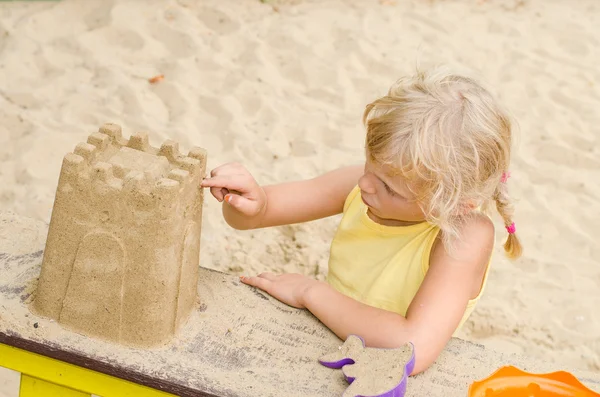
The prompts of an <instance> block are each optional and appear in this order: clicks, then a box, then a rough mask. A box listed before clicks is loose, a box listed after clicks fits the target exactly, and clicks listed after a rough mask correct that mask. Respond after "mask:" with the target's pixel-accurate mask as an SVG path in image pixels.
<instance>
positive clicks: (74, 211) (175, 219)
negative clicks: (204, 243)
mask: <svg viewBox="0 0 600 397" xmlns="http://www.w3.org/2000/svg"><path fill="white" fill-rule="evenodd" d="M205 174H206V151H205V150H204V149H202V148H199V147H194V148H192V149H191V150H190V151H189V152H188V153H187V154H184V153H182V152H181V151H180V149H179V145H178V144H177V143H176V142H174V141H172V140H167V141H165V142H163V144H162V145H161V146H160V147H154V146H152V145H150V142H149V139H148V134H146V133H136V134H133V135H131V137H130V138H129V139H126V138H124V137H123V135H122V132H121V127H120V126H118V125H115V124H104V125H103V126H102V127H100V129H99V130H98V132H94V133H92V134H90V135H89V136H88V138H87V142H81V143H79V144H77V145H76V146H75V148H74V149H73V152H71V153H67V154H66V155H65V156H64V158H63V162H62V169H61V174H60V178H59V181H58V187H57V190H56V198H55V202H54V208H53V211H52V219H51V222H50V229H49V233H48V240H47V244H46V251H45V253H44V261H43V264H42V273H41V276H40V282H39V286H38V293H37V298H36V301H35V305H34V306H35V308H36V310H37V311H39V313H40V314H42V315H45V316H47V317H51V318H54V319H56V320H58V321H59V322H61V323H62V324H64V325H66V326H69V327H71V328H74V329H76V330H80V331H82V332H85V333H89V334H91V335H95V336H100V337H103V338H106V339H111V340H116V341H118V342H123V343H127V344H136V345H154V344H157V343H162V342H165V341H167V340H168V339H169V338H170V337H172V336H173V335H174V333H175V332H176V331H177V329H178V328H179V326H181V324H183V322H184V321H185V320H186V319H187V317H188V315H189V313H190V311H191V309H192V307H193V305H194V303H195V300H196V282H197V274H198V262H199V250H200V231H201V223H202V204H203V191H202V188H201V187H200V182H201V181H202V178H204V176H205Z"/></svg>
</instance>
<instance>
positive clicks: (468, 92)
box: [363, 68, 522, 258]
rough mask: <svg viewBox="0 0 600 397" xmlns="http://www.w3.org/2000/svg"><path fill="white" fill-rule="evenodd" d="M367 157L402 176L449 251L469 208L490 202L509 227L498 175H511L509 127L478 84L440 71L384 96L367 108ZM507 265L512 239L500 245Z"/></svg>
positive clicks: (404, 82)
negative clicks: (502, 246)
mask: <svg viewBox="0 0 600 397" xmlns="http://www.w3.org/2000/svg"><path fill="white" fill-rule="evenodd" d="M363 123H364V124H365V126H366V129H367V136H366V151H367V155H368V156H369V158H370V159H371V160H372V161H374V162H376V163H378V164H382V165H387V166H389V167H390V168H392V169H393V170H395V171H397V172H398V173H401V174H402V175H404V176H405V177H406V178H407V179H408V180H409V181H410V182H411V186H413V190H414V193H415V195H416V196H417V201H418V202H419V204H420V205H421V207H422V209H423V211H424V213H425V216H426V218H427V220H428V221H429V222H431V223H433V224H436V225H437V226H439V227H440V229H441V230H442V231H443V232H444V233H443V238H444V242H445V243H447V244H449V246H451V245H452V242H453V241H455V239H456V238H458V237H459V232H458V230H459V227H460V224H461V222H463V221H464V220H465V216H463V215H464V213H465V209H466V208H467V207H466V205H467V203H469V202H471V203H476V204H477V205H479V206H481V207H482V209H483V210H486V209H487V208H489V205H490V204H491V202H492V201H495V203H496V209H497V210H498V213H499V214H500V216H502V219H503V220H504V223H505V225H506V227H507V228H508V227H510V225H511V224H512V223H513V220H512V217H513V206H512V203H511V201H510V198H509V196H508V192H507V186H506V183H505V182H506V181H505V180H503V174H504V173H505V172H507V171H508V166H509V164H510V150H511V139H512V138H511V123H510V120H509V118H508V116H507V115H506V113H505V112H504V111H503V110H502V109H501V108H500V106H499V105H498V104H497V102H496V100H495V99H494V98H493V96H492V95H491V94H490V93H489V92H488V91H487V90H486V89H485V88H483V87H482V86H481V85H480V84H479V83H477V82H476V81H475V80H473V79H471V78H468V77H464V76H459V75H455V74H452V73H449V72H447V71H446V70H445V69H439V68H438V69H434V70H430V71H427V72H422V71H418V72H417V73H416V75H414V76H411V77H404V78H402V79H400V80H398V81H397V82H396V83H395V84H394V85H393V86H392V87H391V88H390V90H389V92H388V94H387V95H386V96H384V97H382V98H379V99H377V100H376V101H374V102H373V103H370V104H369V105H367V107H366V109H365V112H364V115H363ZM504 249H505V251H506V253H507V256H508V257H509V258H517V257H519V256H520V255H521V251H522V247H521V243H520V242H519V239H518V238H517V236H516V234H514V233H509V235H508V239H507V241H506V243H505V244H504Z"/></svg>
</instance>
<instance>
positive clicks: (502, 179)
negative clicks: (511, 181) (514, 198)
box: [500, 171, 510, 183]
mask: <svg viewBox="0 0 600 397" xmlns="http://www.w3.org/2000/svg"><path fill="white" fill-rule="evenodd" d="M508 178H510V171H506V172H503V173H502V178H500V182H502V183H506V182H507V181H508Z"/></svg>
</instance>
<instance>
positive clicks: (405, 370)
mask: <svg viewBox="0 0 600 397" xmlns="http://www.w3.org/2000/svg"><path fill="white" fill-rule="evenodd" d="M319 362H320V363H321V364H322V365H324V366H326V367H328V368H335V369H338V368H342V373H343V374H344V376H345V377H346V380H347V381H348V383H350V386H349V387H348V388H347V389H346V390H345V391H344V394H342V397H403V396H404V394H405V393H406V384H407V381H408V375H410V373H411V372H412V371H413V369H414V368H415V354H414V347H413V345H412V343H409V344H406V345H404V346H402V347H399V348H397V349H378V348H372V347H365V342H364V340H363V339H362V338H361V337H360V336H356V335H350V336H349V337H348V339H346V342H344V344H343V345H342V346H341V347H340V348H339V350H338V351H336V352H333V353H330V354H327V355H325V356H323V357H321V358H320V359H319Z"/></svg>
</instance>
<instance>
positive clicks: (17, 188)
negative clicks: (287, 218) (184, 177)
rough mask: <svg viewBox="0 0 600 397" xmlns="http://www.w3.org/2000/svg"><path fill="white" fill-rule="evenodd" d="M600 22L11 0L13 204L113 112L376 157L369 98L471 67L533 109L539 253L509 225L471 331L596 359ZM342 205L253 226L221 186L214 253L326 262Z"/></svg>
mask: <svg viewBox="0 0 600 397" xmlns="http://www.w3.org/2000/svg"><path fill="white" fill-rule="evenodd" d="M599 23H600V4H598V3H597V2H596V1H595V0H579V1H577V2H576V5H575V2H569V1H566V0H565V1H559V0H555V1H550V2H548V1H543V0H520V1H519V0H511V1H500V0H497V1H492V0H488V1H483V0H480V1H476V0H464V1H441V0H439V1H434V0H431V1H400V0H398V1H394V0H382V1H358V0H355V1H328V0H325V1H291V0H288V1H279V2H271V3H269V2H267V3H263V2H261V1H258V0H244V1H217V0H211V1H208V0H206V1H202V2H196V1H192V0H187V1H183V0H181V1H155V2H143V3H142V2H140V1H89V2H82V1H74V0H73V1H62V2H60V3H55V2H39V3H13V2H8V3H6V2H5V3H0V207H1V208H2V209H8V210H12V211H15V212H17V213H19V214H23V215H26V216H29V217H33V218H37V219H42V220H45V221H48V220H49V218H50V213H51V209H52V204H53V199H54V193H55V189H56V184H57V179H58V174H59V170H60V165H61V161H62V157H63V155H64V154H65V153H67V152H69V151H72V150H73V148H74V146H75V145H76V144H77V143H78V142H80V141H83V140H85V138H86V137H87V135H89V134H90V133H91V132H93V131H96V130H97V128H98V127H99V126H100V125H101V124H103V123H105V122H114V123H117V124H120V125H122V126H123V129H124V130H126V131H148V132H149V134H150V141H151V143H153V144H155V145H158V144H160V143H161V142H163V141H164V140H165V139H168V138H170V139H173V140H175V141H178V142H180V144H181V146H182V148H184V149H187V148H189V147H191V146H193V145H197V146H202V147H204V148H206V149H207V150H208V153H209V160H208V162H209V165H208V166H209V168H212V167H215V166H217V165H219V164H221V163H223V162H228V161H239V162H241V163H243V164H244V165H246V166H247V167H248V168H249V169H250V170H251V172H253V173H254V175H255V176H256V178H257V179H258V181H259V182H260V183H273V182H277V181H286V180H293V179H298V178H308V177H312V176H315V175H317V174H319V173H321V172H324V171H327V170H330V169H333V168H335V167H338V166H342V165H346V164H352V163H357V162H360V161H361V159H362V152H363V150H362V147H363V143H362V139H363V130H362V127H361V124H360V117H361V114H362V110H363V108H364V106H365V104H366V103H367V102H369V101H371V100H372V99H374V98H375V97H377V96H379V95H382V94H384V93H385V91H386V90H387V87H388V86H389V85H390V84H391V83H392V82H393V81H394V80H395V79H396V78H397V77H398V76H399V75H401V74H403V73H411V72H412V71H414V67H415V65H416V64H417V63H420V64H421V65H423V66H428V65H432V64H438V63H448V64H451V65H457V66H461V67H466V68H469V69H471V70H475V71H476V72H477V73H478V74H479V76H481V78H482V79H483V80H484V81H486V82H487V83H488V84H489V85H491V86H492V87H494V88H495V90H496V92H497V93H498V95H499V96H500V98H501V99H502V100H503V101H504V103H505V104H506V106H507V107H508V109H509V110H510V111H511V113H512V114H513V116H514V118H515V119H516V120H517V122H518V125H519V130H520V132H519V135H520V139H519V142H518V146H517V148H516V150H515V155H514V163H513V168H512V170H511V171H512V175H513V177H512V178H511V179H510V181H509V183H510V191H511V193H512V195H513V197H514V198H515V199H516V200H517V206H516V208H517V218H516V222H517V228H518V233H519V234H520V237H521V238H522V240H523V244H524V246H525V254H524V257H523V258H522V259H521V260H519V261H517V262H516V263H512V262H509V261H508V260H506V259H504V258H503V255H502V251H501V246H500V245H498V248H497V249H496V254H495V257H494V262H493V267H492V270H491V274H490V280H489V284H488V288H487V291H486V294H485V295H484V297H483V299H482V301H481V302H480V304H479V305H478V307H477V309H476V310H475V312H474V313H473V315H472V316H471V318H470V320H469V321H468V323H467V324H466V325H465V327H464V329H463V330H462V334H461V336H462V337H464V338H466V339H469V340H473V341H477V342H480V343H483V344H485V345H488V346H490V347H492V348H495V349H500V350H504V351H508V352H520V353H525V354H527V355H531V356H534V357H539V358H543V359H547V360H550V361H556V362H560V363H564V366H565V368H573V367H580V368H584V369H588V370H595V371H600V309H599V308H600V244H598V243H597V233H596V231H595V226H596V225H597V224H598V221H599V220H600V187H599V186H598V184H597V181H599V180H600V160H599V158H600V157H599V154H600V149H599V146H598V139H599V137H600V127H599V126H600V113H598V111H597V109H599V108H600V90H599V88H598V85H599V84H600V72H599V71H598V68H597V65H598V61H600V51H599V48H600V29H598V24H599ZM159 74H163V75H164V79H163V80H162V81H159V82H158V83H156V84H150V83H149V82H148V79H149V78H151V77H153V76H156V75H159ZM593 181H596V183H594V182H593ZM338 219H339V218H337V217H336V218H331V219H325V220H321V221H317V222H313V223H310V224H305V225H297V226H288V227H281V228H274V229H270V230H258V231H249V232H240V231H235V230H232V229H231V228H229V227H228V226H227V225H226V224H225V223H224V221H223V219H222V217H221V214H220V208H219V204H218V203H217V202H216V201H215V200H212V198H210V197H207V202H206V205H205V208H204V225H203V227H204V228H203V233H202V250H201V264H202V265H203V266H205V267H209V268H214V269H219V270H223V271H227V272H230V273H233V274H253V273H256V272H261V271H276V272H300V273H304V274H309V275H315V276H316V277H319V278H323V277H324V274H325V273H326V271H327V257H328V249H329V243H330V241H331V237H332V235H333V232H334V229H335V226H336V222H337V221H338ZM497 225H498V241H499V242H501V241H503V239H504V238H505V232H504V230H503V228H502V224H501V222H500V220H499V219H498V223H497ZM2 379H3V378H2V375H1V374H0V390H2V389H3V382H5V381H3V380H2ZM0 395H1V392H0Z"/></svg>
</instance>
